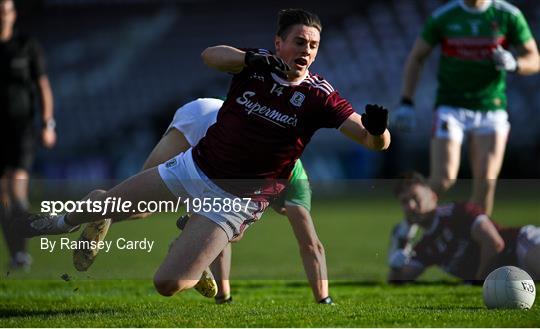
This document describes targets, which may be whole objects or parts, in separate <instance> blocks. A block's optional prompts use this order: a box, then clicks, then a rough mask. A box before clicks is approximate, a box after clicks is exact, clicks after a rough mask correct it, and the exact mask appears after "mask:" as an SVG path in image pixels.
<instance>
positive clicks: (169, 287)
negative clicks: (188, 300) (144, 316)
mask: <svg viewBox="0 0 540 329" xmlns="http://www.w3.org/2000/svg"><path fill="white" fill-rule="evenodd" d="M154 288H155V289H156V291H157V292H158V293H159V294H160V295H161V296H165V297H171V296H172V295H174V294H175V293H176V292H177V291H179V286H178V281H176V280H164V279H160V278H157V277H154Z"/></svg>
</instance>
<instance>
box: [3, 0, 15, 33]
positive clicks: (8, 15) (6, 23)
mask: <svg viewBox="0 0 540 329" xmlns="http://www.w3.org/2000/svg"><path fill="white" fill-rule="evenodd" d="M15 17H16V13H15V4H14V3H13V1H12V0H3V1H2V0H0V27H1V28H2V30H4V29H6V28H10V29H11V28H12V27H13V24H15Z"/></svg>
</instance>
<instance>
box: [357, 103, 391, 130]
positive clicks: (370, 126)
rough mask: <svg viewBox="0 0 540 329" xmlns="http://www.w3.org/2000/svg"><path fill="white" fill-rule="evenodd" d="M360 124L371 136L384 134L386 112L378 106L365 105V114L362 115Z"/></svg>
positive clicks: (386, 125) (386, 121) (386, 124)
mask: <svg viewBox="0 0 540 329" xmlns="http://www.w3.org/2000/svg"><path fill="white" fill-rule="evenodd" d="M362 124H363V125H364V128H366V130H367V131H368V132H369V133H370V134H371V135H374V136H380V135H382V134H384V131H385V130H386V128H387V127H388V110H387V109H386V108H384V107H383V106H380V105H374V104H368V105H366V112H365V113H363V114H362Z"/></svg>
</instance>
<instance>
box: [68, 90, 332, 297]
mask: <svg viewBox="0 0 540 329" xmlns="http://www.w3.org/2000/svg"><path fill="white" fill-rule="evenodd" d="M222 105H223V101H222V100H219V99H214V98H199V99H197V100H194V101H192V102H189V103H187V104H186V105H184V106H182V107H180V108H179V109H178V110H177V111H176V113H175V115H174V118H173V121H172V122H171V124H170V125H169V127H168V128H167V130H166V132H165V134H164V135H163V137H162V139H161V140H160V141H159V142H158V144H157V145H156V147H155V148H154V150H153V151H152V152H151V154H150V155H149V157H148V159H147V160H146V162H145V164H144V166H143V170H145V169H147V168H151V167H154V166H157V165H159V164H160V163H163V162H165V161H167V160H169V159H170V158H172V157H174V156H175V155H176V154H179V153H181V152H185V151H187V150H188V149H189V148H190V147H192V146H195V145H197V143H198V142H199V140H200V139H201V138H202V137H203V136H204V135H205V134H206V131H207V130H208V128H209V127H210V126H211V125H213V124H214V123H215V122H216V120H217V115H218V111H219V109H220V108H221V106H222ZM281 195H282V196H283V197H280V198H279V199H278V200H277V201H276V202H274V206H273V207H274V209H276V211H278V212H279V213H280V214H284V215H287V217H288V218H289V221H290V223H291V226H292V228H293V231H294V234H295V236H296V239H297V240H298V245H299V248H300V254H301V256H302V260H303V263H304V268H305V270H306V275H307V277H308V280H309V282H310V285H311V288H312V290H313V295H314V297H315V300H316V301H318V302H320V303H325V304H328V303H332V299H331V298H330V297H329V295H328V280H327V272H326V258H325V253H324V248H323V245H322V243H321V241H320V240H319V238H318V236H317V232H316V231H315V226H314V224H313V220H312V219H311V215H310V209H311V189H310V186H309V181H308V177H307V174H306V172H305V170H304V167H303V165H302V162H301V161H300V160H298V161H297V162H296V164H295V166H294V169H293V171H292V173H291V177H290V179H289V185H288V186H287V188H286V190H285V191H284V192H282V194H281ZM140 217H141V216H137V218H140ZM187 218H188V217H187V216H183V217H181V218H180V219H179V220H178V226H179V228H181V229H183V228H184V226H185V224H186V221H187ZM110 224H111V221H110V220H108V219H107V220H102V221H98V222H95V223H90V224H88V225H87V226H86V227H85V229H84V230H83V233H82V234H81V238H80V239H82V240H89V241H102V240H103V239H104V238H105V235H106V234H107V230H108V228H109V226H110ZM239 238H241V236H240V237H238V238H237V239H236V240H239ZM98 251H99V249H97V248H95V249H77V250H75V251H74V265H75V267H76V268H77V269H78V270H81V271H86V270H87V269H88V268H89V267H90V265H91V264H92V263H93V261H94V259H95V257H96V256H97V253H98ZM230 264H231V246H230V244H228V245H227V247H225V249H224V250H223V251H222V252H221V254H220V255H219V256H218V257H217V258H216V260H215V261H214V263H213V264H212V266H211V267H212V271H213V272H214V274H215V275H216V277H217V279H218V285H217V286H216V285H215V283H213V280H212V281H210V278H211V277H212V273H211V272H209V271H206V272H205V273H204V276H203V278H202V280H200V281H199V283H198V284H197V285H196V286H195V289H197V291H199V292H200V293H201V294H203V295H204V296H206V297H214V296H215V295H216V292H217V291H218V290H217V289H218V287H219V293H218V295H217V296H216V302H217V303H227V302H230V301H232V298H231V296H230V285H229V280H228V279H229V274H230ZM205 278H206V279H205Z"/></svg>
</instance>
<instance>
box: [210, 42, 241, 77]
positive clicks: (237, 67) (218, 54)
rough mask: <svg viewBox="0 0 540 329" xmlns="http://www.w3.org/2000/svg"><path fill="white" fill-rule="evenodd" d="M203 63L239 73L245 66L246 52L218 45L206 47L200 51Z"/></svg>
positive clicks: (217, 68)
mask: <svg viewBox="0 0 540 329" xmlns="http://www.w3.org/2000/svg"><path fill="white" fill-rule="evenodd" d="M201 57H202V60H203V61H204V63H205V64H206V65H207V66H209V67H211V68H213V69H216V70H218V71H222V72H230V73H239V72H240V71H242V69H243V68H244V67H245V57H246V52H245V51H242V50H240V49H237V48H234V47H230V46H225V45H220V46H214V47H208V48H206V49H205V50H204V51H203V52H202V53H201Z"/></svg>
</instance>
